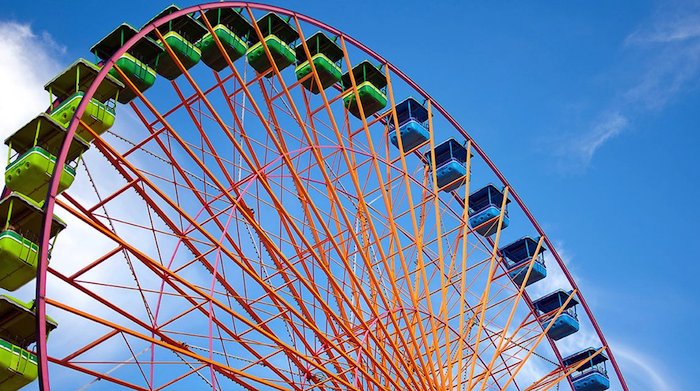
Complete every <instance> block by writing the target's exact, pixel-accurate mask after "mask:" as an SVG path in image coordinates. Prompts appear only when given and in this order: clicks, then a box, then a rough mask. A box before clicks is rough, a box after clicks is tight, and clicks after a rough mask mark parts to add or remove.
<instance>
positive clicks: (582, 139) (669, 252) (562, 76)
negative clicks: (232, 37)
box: [0, 0, 700, 390]
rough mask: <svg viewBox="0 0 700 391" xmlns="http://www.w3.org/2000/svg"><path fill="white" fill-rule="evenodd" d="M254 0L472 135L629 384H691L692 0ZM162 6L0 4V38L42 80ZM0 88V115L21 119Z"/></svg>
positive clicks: (698, 36)
mask: <svg viewBox="0 0 700 391" xmlns="http://www.w3.org/2000/svg"><path fill="white" fill-rule="evenodd" d="M272 3H273V4H275V5H279V6H282V7H285V8H288V9H292V10H295V11H298V12H300V13H303V14H306V15H308V16H311V17H314V18H316V19H318V20H321V21H323V22H325V23H327V24H329V25H331V26H333V27H336V28H338V29H340V30H342V31H344V32H345V33H347V34H349V35H350V36H352V37H354V38H356V39H358V40H359V41H360V42H363V43H364V44H365V45H367V46H369V47H370V48H371V49H373V50H375V51H376V52H378V53H379V54H380V55H382V56H383V57H385V58H386V59H387V60H389V61H390V62H392V63H393V64H394V65H396V66H397V67H398V68H399V69H401V70H402V71H403V72H404V73H406V74H407V75H408V76H409V77H411V78H412V79H413V80H414V81H416V82H417V83H418V84H419V85H420V86H421V87H422V88H423V89H425V90H426V91H427V92H428V93H430V94H431V95H432V97H433V98H434V99H436V100H437V101H438V102H440V103H441V104H442V105H443V106H444V107H445V108H446V109H447V110H448V111H449V112H450V113H451V114H452V116H454V117H455V118H456V119H457V120H458V122H459V123H460V124H461V125H462V126H463V127H464V128H465V129H466V130H467V131H468V132H469V133H470V134H471V135H472V136H473V137H474V139H475V140H476V141H477V142H478V143H479V144H480V145H481V147H482V148H483V149H484V150H485V151H486V153H487V154H488V155H489V156H490V157H491V159H492V160H493V161H494V162H495V163H496V164H497V165H498V167H499V168H500V169H501V170H502V171H503V173H504V174H505V175H506V177H507V178H508V179H509V181H510V182H511V184H512V185H513V186H514V187H515V189H516V191H518V193H519V194H520V196H521V197H522V198H523V199H524V200H525V203H526V204H527V205H528V207H529V208H530V210H531V211H532V212H533V213H534V215H535V217H536V218H537V219H538V221H539V222H540V224H542V225H543V226H544V229H545V231H546V232H547V233H548V235H549V236H550V238H552V239H553V240H554V242H555V243H558V244H559V245H558V248H559V250H560V251H561V252H562V253H563V254H564V255H565V257H566V259H567V260H568V262H569V268H570V270H571V271H572V272H573V273H574V275H575V276H576V279H577V281H578V283H579V285H580V288H581V290H582V291H583V293H584V295H585V296H586V298H587V299H588V301H589V303H590V304H591V306H592V308H593V311H594V313H595V315H596V318H597V319H598V321H599V323H600V325H601V327H602V328H603V329H604V333H605V334H606V336H607V338H608V340H609V342H610V343H611V345H612V348H613V351H616V352H618V355H619V357H618V360H619V361H620V364H621V365H622V367H623V370H624V371H625V374H626V376H627V378H628V381H629V382H630V385H631V386H632V388H634V389H636V390H652V389H654V390H674V389H685V390H692V389H698V387H697V385H696V384H695V383H694V379H693V377H691V376H690V374H692V373H693V371H694V369H695V365H693V362H697V360H696V359H695V357H696V356H697V351H698V349H700V343H699V342H698V338H697V336H696V333H695V330H697V324H698V322H700V315H699V314H698V309H700V295H699V294H698V293H697V292H695V290H694V287H697V286H698V282H697V275H698V274H699V273H698V272H700V266H698V261H700V259H699V258H698V256H697V255H696V251H694V250H693V246H694V244H695V243H698V239H697V236H698V233H700V230H698V228H697V227H696V224H697V221H698V220H699V219H698V218H699V217H700V207H699V206H698V204H697V203H695V202H693V201H694V200H693V198H694V196H695V194H697V192H698V190H699V189H698V187H699V186H700V183H699V178H700V176H699V175H698V169H699V168H700V167H699V165H698V163H697V161H696V155H697V150H698V147H700V134H699V131H700V115H699V114H698V113H700V109H698V108H699V107H700V88H699V87H700V5H698V4H697V2H692V1H647V0H640V1H619V2H614V3H611V2H609V1H587V2H576V3H574V2H534V1H527V2H525V1H524V2H460V1H441V2H435V3H434V4H433V3H432V2H419V1H413V0H409V1H401V2H389V1H386V2H384V1H382V2H379V1H353V2H343V3H338V4H336V3H335V2H318V1H285V2H272ZM178 4H179V5H180V6H187V5H192V4H195V3H194V2H192V1H186V2H185V1H183V2H180V3H178ZM166 5H167V3H166V2H156V1H151V2H143V1H142V2H135V1H122V2H119V4H118V5H117V4H111V5H109V6H104V5H101V4H100V3H98V2H63V3H62V5H61V6H60V7H59V6H57V5H56V3H54V2H48V1H38V2H5V3H3V4H2V5H0V15H2V16H0V32H2V34H0V35H1V36H0V43H2V44H3V45H10V44H12V43H13V42H26V43H30V44H31V45H34V46H35V47H40V48H42V50H43V51H42V52H38V53H33V54H36V55H37V56H39V58H36V57H31V56H30V55H27V57H26V58H24V59H22V61H33V62H34V64H35V65H36V69H37V70H35V71H32V72H36V75H35V76H37V77H44V78H45V79H48V78H50V77H51V76H52V74H51V72H53V73H55V72H56V71H57V70H59V69H61V68H62V67H64V66H66V65H67V64H69V63H71V62H73V61H74V59H75V58H78V57H86V56H89V55H90V53H88V48H89V47H90V46H91V45H92V44H93V43H95V41H97V40H98V39H99V38H100V37H102V36H104V35H105V34H106V33H107V32H109V31H110V30H111V29H113V28H114V26H116V25H117V24H119V23H121V22H123V21H128V22H130V23H132V24H134V25H136V26H140V25H141V24H143V22H145V21H146V20H148V19H149V18H150V17H151V16H152V15H154V14H155V13H157V12H158V11H160V10H161V9H162V8H163V7H165V6H166ZM13 39H14V41H13ZM42 56H45V57H42ZM88 58H89V57H88ZM0 61H2V62H3V63H4V64H3V65H2V66H3V67H4V68H3V69H7V68H6V67H8V66H12V64H14V62H13V61H12V60H11V59H7V58H3V59H2V60H0ZM8 64H9V65H8ZM11 82H13V81H12V80H11V79H9V78H8V77H7V76H6V77H4V78H3V76H2V75H0V88H2V90H4V91H7V89H8V88H7V87H8V86H9V85H10V84H9V83H11ZM4 83H8V84H7V85H3V84H4ZM19 93H21V94H25V93H26V94H33V92H19ZM38 93H39V94H41V91H38ZM4 95H5V97H2V98H0V99H4V100H3V101H2V102H0V113H2V114H1V115H0V117H3V119H1V120H0V121H2V122H0V124H2V125H3V126H9V125H8V124H15V123H18V124H21V123H24V122H26V120H27V117H26V116H25V117H22V118H20V119H19V120H16V121H15V122H12V120H11V118H9V117H12V116H13V115H15V116H18V115H19V114H17V112H16V110H14V109H10V108H11V107H14V106H12V105H11V103H12V102H10V101H9V100H8V96H7V94H4ZM20 109H21V108H20ZM34 111H36V109H32V110H29V112H34ZM20 117H21V116H20ZM11 129H12V130H14V128H11ZM2 132H3V138H4V137H5V136H6V134H8V132H9V130H8V129H7V128H3V129H2Z"/></svg>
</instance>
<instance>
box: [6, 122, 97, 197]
mask: <svg viewBox="0 0 700 391" xmlns="http://www.w3.org/2000/svg"><path fill="white" fill-rule="evenodd" d="M65 137H66V128H64V127H63V126H61V125H59V124H58V123H57V122H56V121H54V120H53V119H51V117H49V116H48V115H46V114H45V113H41V114H39V115H38V116H37V117H36V118H34V119H33V120H31V121H30V122H29V123H28V124H26V125H24V126H23V127H22V128H20V129H19V130H18V131H16V132H15V133H14V134H12V135H11V136H10V137H8V138H7V139H6V140H5V144H6V145H7V146H8V147H9V148H10V153H8V159H7V168H6V169H5V185H6V186H7V188H8V189H10V190H12V191H15V192H18V193H21V194H23V195H25V196H27V197H29V198H31V199H32V200H34V201H36V202H43V201H44V199H45V198H46V194H47V192H48V186H49V180H50V179H51V175H53V170H54V165H55V163H56V156H55V155H56V154H57V153H58V152H59V150H60V148H61V146H62V144H63V140H64V139H65ZM88 148H89V146H88V145H87V144H86V143H85V141H83V140H82V139H81V138H80V137H78V136H77V135H76V136H75V137H74V138H73V142H72V143H71V145H70V148H69V150H68V155H67V158H66V164H65V165H64V166H63V171H62V173H61V177H60V179H59V180H60V182H59V186H58V193H61V192H62V191H64V190H65V189H67V188H68V187H69V186H70V185H71V184H72V183H73V179H74V178H75V169H76V166H77V164H78V161H79V159H80V157H81V156H82V154H83V153H84V152H85V151H87V149H88ZM12 151H14V154H13V153H11V152H12Z"/></svg>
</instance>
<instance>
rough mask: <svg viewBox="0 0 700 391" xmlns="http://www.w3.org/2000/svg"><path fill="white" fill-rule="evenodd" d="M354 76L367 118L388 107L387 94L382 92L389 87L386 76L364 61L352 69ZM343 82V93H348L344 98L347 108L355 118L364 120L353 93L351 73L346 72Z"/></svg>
mask: <svg viewBox="0 0 700 391" xmlns="http://www.w3.org/2000/svg"><path fill="white" fill-rule="evenodd" d="M352 75H353V77H354V79H355V85H356V86H357V95H359V96H360V103H361V104H362V109H363V111H364V116H365V118H367V117H369V116H370V115H372V114H375V113H377V112H378V111H379V110H381V109H383V108H384V107H386V103H387V98H386V94H385V93H384V92H382V90H383V89H384V88H386V86H387V82H386V75H385V74H383V73H382V72H381V71H380V70H379V69H377V67H375V66H374V65H373V64H372V63H371V62H369V61H367V60H364V61H362V62H361V63H359V64H357V65H355V67H353V68H352ZM341 82H342V85H343V91H344V92H346V94H345V96H344V97H343V104H344V105H345V108H346V109H348V111H349V112H350V113H351V114H352V115H354V116H355V117H357V118H362V117H361V116H360V106H359V105H358V104H357V99H356V97H355V93H354V92H352V80H351V79H350V72H345V74H344V75H343V77H342V78H341ZM347 91H351V92H347Z"/></svg>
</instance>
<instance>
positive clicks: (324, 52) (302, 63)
mask: <svg viewBox="0 0 700 391" xmlns="http://www.w3.org/2000/svg"><path fill="white" fill-rule="evenodd" d="M306 47H307V48H308V49H309V54H310V55H311V62H313V65H314V68H316V73H318V78H319V79H320V81H321V88H318V85H316V78H315V77H314V76H311V77H309V78H307V79H306V80H304V81H303V82H301V85H302V86H304V87H305V88H306V89H307V90H309V91H311V92H313V93H314V94H318V93H319V92H321V89H323V90H325V89H326V88H328V87H330V86H332V85H333V84H335V83H337V82H339V81H340V78H341V76H342V74H343V73H342V71H341V70H340V66H339V63H340V60H342V59H343V49H341V48H340V46H338V44H337V43H335V42H334V41H332V40H331V39H330V38H328V36H327V35H326V34H324V33H322V32H321V31H318V32H316V33H315V34H313V35H312V36H310V37H309V38H308V39H307V40H306ZM295 51H296V56H297V63H298V64H299V65H297V67H296V69H294V73H295V74H296V76H297V80H302V79H303V78H304V77H306V75H309V74H311V73H312V68H311V63H310V62H309V60H308V59H307V57H306V52H305V51H304V45H303V44H300V45H297V47H296V49H295Z"/></svg>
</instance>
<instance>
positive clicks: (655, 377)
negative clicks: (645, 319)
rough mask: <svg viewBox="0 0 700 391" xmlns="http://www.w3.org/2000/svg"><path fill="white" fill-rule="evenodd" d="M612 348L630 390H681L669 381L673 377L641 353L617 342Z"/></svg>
mask: <svg viewBox="0 0 700 391" xmlns="http://www.w3.org/2000/svg"><path fill="white" fill-rule="evenodd" d="M613 347H614V352H615V356H616V358H617V359H618V360H619V361H620V363H621V365H622V368H621V369H622V371H623V373H624V374H625V376H626V377H625V380H626V381H627V383H628V386H630V389H636V390H640V391H643V390H655V391H671V390H678V389H681V388H682V387H678V386H679V385H677V384H675V382H674V381H672V380H671V379H673V378H674V376H672V373H670V372H669V371H668V369H667V368H664V366H663V365H662V364H661V363H659V362H657V361H656V360H654V359H653V358H651V357H649V356H648V355H647V354H645V353H644V352H643V351H640V350H637V349H635V348H633V347H631V346H628V345H625V344H622V343H619V342H615V343H614V344H613Z"/></svg>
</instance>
